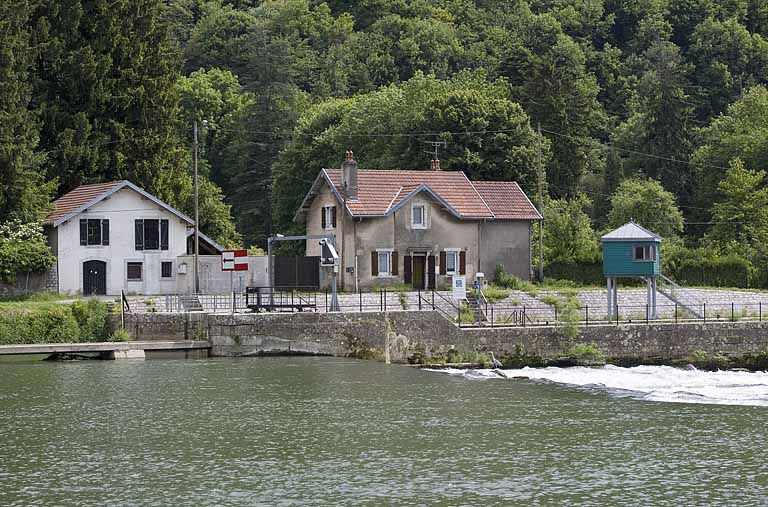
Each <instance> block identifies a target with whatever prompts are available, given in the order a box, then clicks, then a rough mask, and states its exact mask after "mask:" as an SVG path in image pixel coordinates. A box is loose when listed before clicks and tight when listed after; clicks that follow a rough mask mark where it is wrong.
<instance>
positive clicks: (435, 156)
mask: <svg viewBox="0 0 768 507" xmlns="http://www.w3.org/2000/svg"><path fill="white" fill-rule="evenodd" d="M424 143H425V144H429V145H431V146H432V147H433V148H434V152H431V151H425V152H424V153H429V154H430V155H432V163H431V164H430V167H429V168H430V170H432V171H439V170H440V153H439V150H440V147H441V146H442V147H443V148H445V147H447V146H448V143H447V142H445V141H424Z"/></svg>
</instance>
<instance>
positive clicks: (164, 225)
mask: <svg viewBox="0 0 768 507" xmlns="http://www.w3.org/2000/svg"><path fill="white" fill-rule="evenodd" d="M160 250H168V220H160Z"/></svg>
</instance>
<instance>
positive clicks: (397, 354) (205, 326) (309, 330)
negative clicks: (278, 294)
mask: <svg viewBox="0 0 768 507" xmlns="http://www.w3.org/2000/svg"><path fill="white" fill-rule="evenodd" d="M115 318H116V319H118V320H119V316H116V317H115ZM126 329H127V330H128V332H129V333H130V334H131V336H133V337H134V339H137V340H209V341H210V342H211V355H212V356H248V355H264V354H320V355H333V356H350V355H351V356H356V355H357V356H360V355H371V354H373V355H377V356H379V357H384V356H385V353H386V351H387V349H388V351H389V356H390V359H391V360H392V361H393V362H405V361H407V359H408V357H410V356H411V355H413V353H414V352H415V351H416V350H423V351H424V352H425V353H426V354H427V355H442V354H445V352H447V351H448V350H449V349H451V348H454V349H456V350H458V351H459V352H472V351H487V350H491V351H493V352H495V353H496V354H502V353H503V352H514V350H515V348H516V347H518V346H522V347H523V348H524V349H525V350H526V351H527V352H529V353H535V354H538V355H540V356H542V357H544V358H556V357H558V356H560V355H562V354H563V353H564V352H565V351H566V350H568V349H569V348H570V347H571V346H572V345H573V344H575V343H593V344H595V345H597V346H598V347H599V348H600V350H601V351H603V353H604V354H605V355H606V356H607V357H608V358H612V359H621V360H632V359H636V360H640V361H642V360H648V359H655V358H660V359H665V360H673V359H681V358H684V357H686V356H687V355H689V354H691V353H692V352H694V351H704V352H707V353H711V354H715V353H722V354H725V355H731V356H740V355H743V354H746V353H750V352H758V351H764V350H768V323H765V322H754V321H749V322H733V323H730V322H729V323H710V324H706V325H704V324H679V325H675V324H651V325H648V326H646V325H641V324H637V325H622V326H611V325H601V326H590V327H582V328H581V329H580V330H579V336H578V337H576V338H569V337H567V336H565V335H564V334H563V333H561V332H560V330H558V329H555V328H552V327H528V328H520V327H516V328H458V327H456V326H455V325H454V324H453V323H451V322H449V321H448V320H446V319H445V318H444V317H443V316H442V315H441V314H440V313H438V312H431V311H423V312H418V311H414V312H410V311H401V312H393V313H378V312H377V313H374V312H368V313H356V314H350V313H345V314H318V313H296V314H247V315H213V314H210V315H209V314H163V313H147V314H127V315H126Z"/></svg>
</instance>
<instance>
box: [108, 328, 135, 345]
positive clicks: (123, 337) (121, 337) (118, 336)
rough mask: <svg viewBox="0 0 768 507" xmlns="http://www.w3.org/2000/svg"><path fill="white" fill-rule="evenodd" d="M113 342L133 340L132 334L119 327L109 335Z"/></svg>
mask: <svg viewBox="0 0 768 507" xmlns="http://www.w3.org/2000/svg"><path fill="white" fill-rule="evenodd" d="M109 341H111V342H129V341H131V335H130V334H129V333H128V331H126V330H125V329H123V328H118V329H116V330H115V332H114V333H112V335H111V336H110V337H109Z"/></svg>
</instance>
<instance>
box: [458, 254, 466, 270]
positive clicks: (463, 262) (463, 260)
mask: <svg viewBox="0 0 768 507" xmlns="http://www.w3.org/2000/svg"><path fill="white" fill-rule="evenodd" d="M459 274H460V275H466V274H467V252H459Z"/></svg>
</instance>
